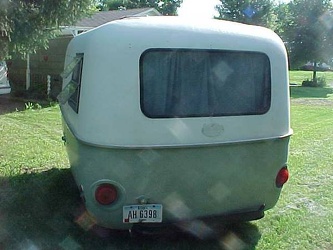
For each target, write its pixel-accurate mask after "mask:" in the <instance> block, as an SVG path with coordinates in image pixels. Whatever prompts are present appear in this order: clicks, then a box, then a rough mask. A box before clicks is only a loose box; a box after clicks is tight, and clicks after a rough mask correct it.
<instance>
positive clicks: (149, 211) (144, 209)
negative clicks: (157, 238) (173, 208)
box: [123, 204, 162, 223]
mask: <svg viewBox="0 0 333 250" xmlns="http://www.w3.org/2000/svg"><path fill="white" fill-rule="evenodd" d="M123 222H124V223H141V222H142V223H159V222H162V205H161V204H145V205H130V206H124V207H123Z"/></svg>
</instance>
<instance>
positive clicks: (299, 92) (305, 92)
mask: <svg viewBox="0 0 333 250" xmlns="http://www.w3.org/2000/svg"><path fill="white" fill-rule="evenodd" d="M331 94H333V89H332V88H314V87H301V86H290V96H291V97H292V98H328V97H329V96H330V95H331Z"/></svg>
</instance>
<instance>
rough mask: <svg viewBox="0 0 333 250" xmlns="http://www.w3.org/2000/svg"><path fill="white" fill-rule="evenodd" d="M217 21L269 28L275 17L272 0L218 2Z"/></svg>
mask: <svg viewBox="0 0 333 250" xmlns="http://www.w3.org/2000/svg"><path fill="white" fill-rule="evenodd" d="M220 2H221V4H219V5H217V6H216V9H217V11H218V12H219V16H218V17H217V18H218V19H224V20H229V21H236V22H240V23H247V24H253V25H260V26H264V27H271V26H272V24H273V22H274V20H275V16H274V13H273V7H274V2H273V1H272V0H256V1H251V0H243V1H239V0H220Z"/></svg>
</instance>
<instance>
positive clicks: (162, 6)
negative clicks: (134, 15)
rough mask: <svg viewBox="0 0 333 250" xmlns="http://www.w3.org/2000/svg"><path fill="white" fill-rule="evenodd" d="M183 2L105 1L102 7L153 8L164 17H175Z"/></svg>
mask: <svg viewBox="0 0 333 250" xmlns="http://www.w3.org/2000/svg"><path fill="white" fill-rule="evenodd" d="M182 2H183V0H103V1H101V5H100V7H101V9H103V10H118V9H121V8H126V9H135V8H146V7H151V8H155V9H156V10H158V11H159V12H160V13H161V14H162V15H168V16H169V15H172V16H174V15H176V14H177V8H178V7H180V5H181V3H182Z"/></svg>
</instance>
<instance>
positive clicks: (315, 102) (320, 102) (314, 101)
mask: <svg viewBox="0 0 333 250" xmlns="http://www.w3.org/2000/svg"><path fill="white" fill-rule="evenodd" d="M291 103H292V104H293V103H295V104H303V105H309V106H333V100H331V99H324V98H292V99H291Z"/></svg>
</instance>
